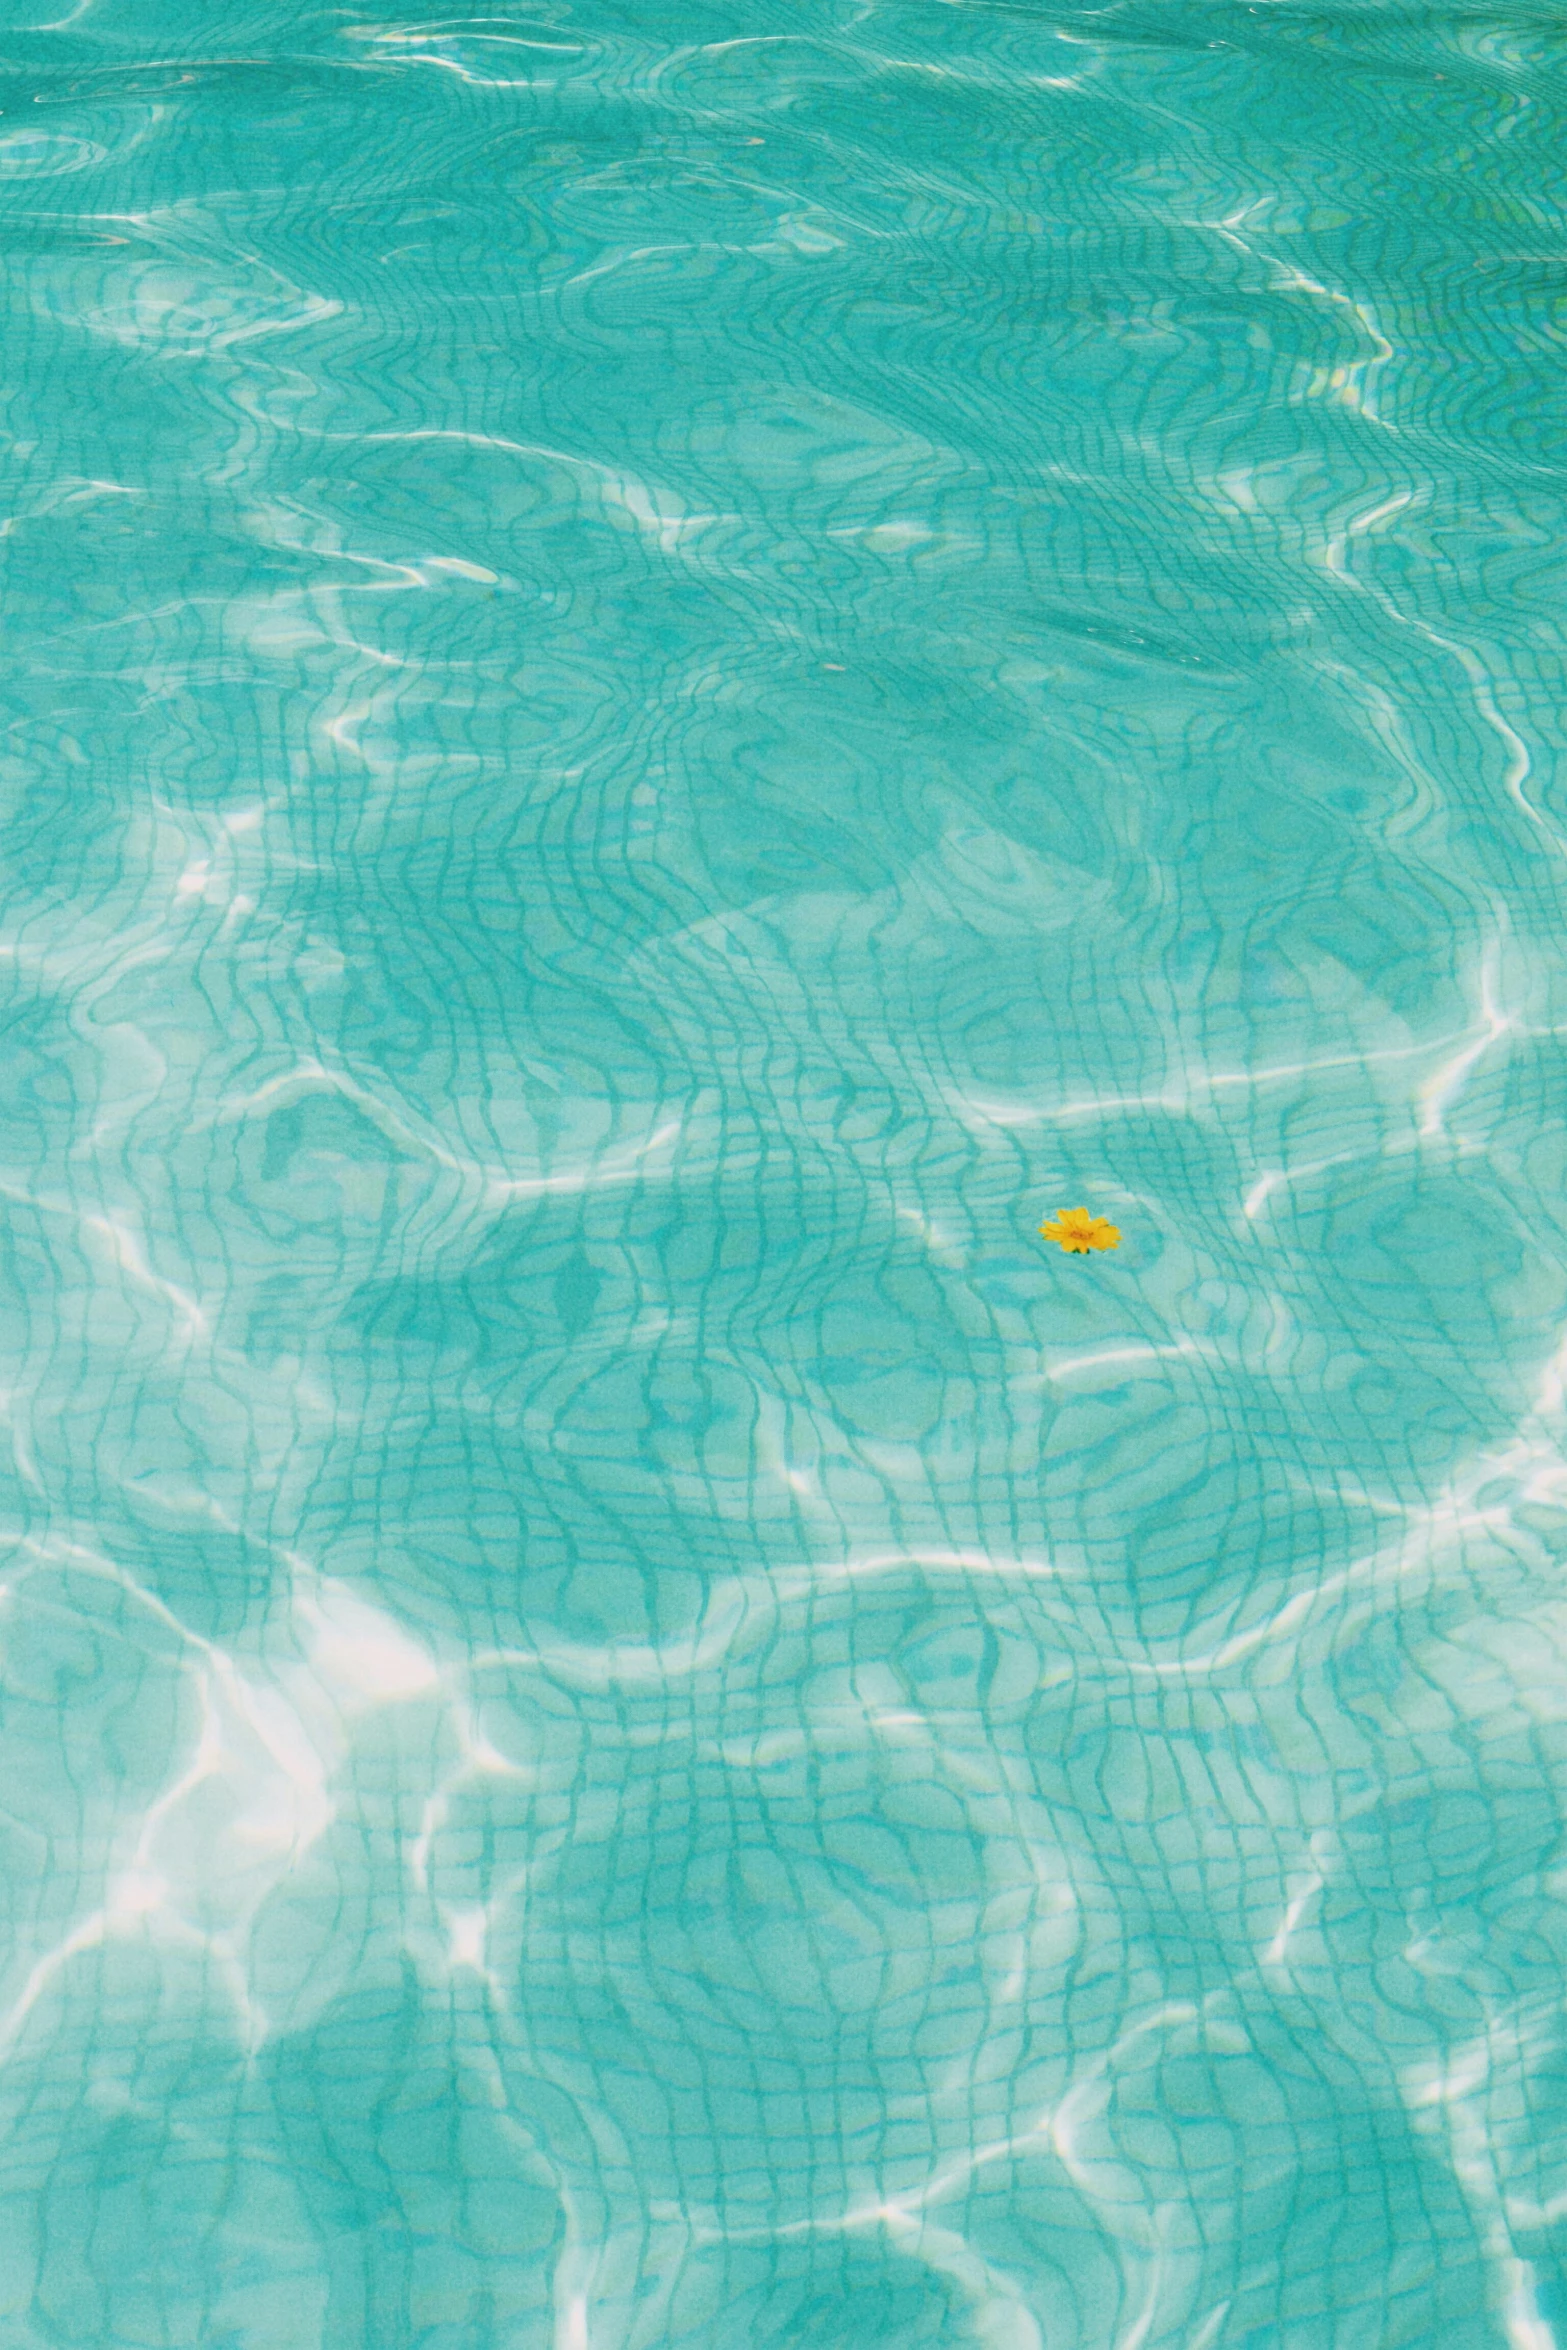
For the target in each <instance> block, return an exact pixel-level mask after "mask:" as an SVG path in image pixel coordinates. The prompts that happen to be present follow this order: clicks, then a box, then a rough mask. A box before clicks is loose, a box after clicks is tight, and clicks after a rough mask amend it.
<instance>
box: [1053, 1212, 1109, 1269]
mask: <svg viewBox="0 0 1567 2350" xmlns="http://www.w3.org/2000/svg"><path fill="white" fill-rule="evenodd" d="M1039 1232H1040V1238H1041V1239H1043V1240H1054V1241H1057V1242H1059V1244H1060V1246H1061V1247H1062V1248H1064V1249H1065V1250H1066V1253H1067V1255H1068V1256H1069V1257H1086V1256H1087V1254H1088V1252H1089V1250H1090V1249H1091V1248H1119V1247H1120V1245H1121V1235H1120V1233H1119V1232H1118V1231H1117V1229H1116V1227H1115V1226H1114V1225H1113V1224H1112V1223H1111V1222H1110V1221H1109V1219H1108V1218H1107V1217H1105V1216H1091V1215H1090V1214H1089V1213H1088V1210H1087V1209H1086V1208H1063V1209H1062V1211H1061V1213H1060V1215H1058V1216H1057V1217H1056V1219H1055V1221H1054V1223H1051V1224H1041V1225H1040V1227H1039Z"/></svg>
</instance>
